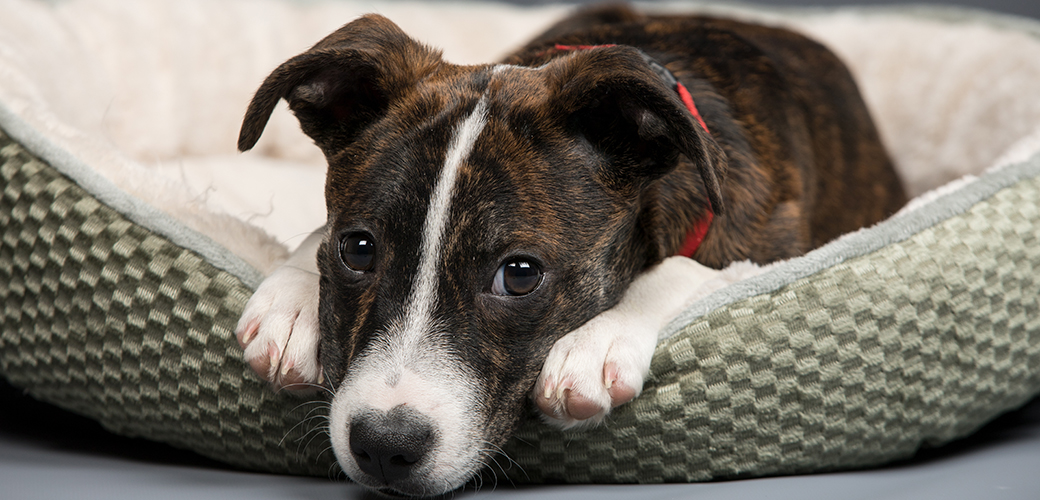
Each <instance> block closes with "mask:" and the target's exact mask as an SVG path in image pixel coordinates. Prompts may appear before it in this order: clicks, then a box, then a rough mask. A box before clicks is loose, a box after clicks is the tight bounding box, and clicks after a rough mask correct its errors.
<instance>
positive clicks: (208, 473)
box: [0, 0, 1040, 500]
mask: <svg viewBox="0 0 1040 500" xmlns="http://www.w3.org/2000/svg"><path fill="white" fill-rule="evenodd" d="M520 3H532V2H531V1H530V0H528V1H521V2H520ZM533 3H538V2H533ZM758 3H761V4H767V5H847V4H878V5H881V4H894V3H904V2H893V1H886V0H858V1H857V0H816V1H811V0H809V1H793V2H792V1H789V0H759V1H758ZM916 3H933V4H947V5H975V6H980V7H984V8H987V9H989V10H995V11H1000V12H1006V13H1011V14H1018V15H1025V16H1030V17H1034V18H1040V1H1038V0H950V1H945V2H934V1H933V2H916ZM564 496H566V497H567V498H568V499H569V500H580V499H589V500H606V499H613V498H633V497H643V498H647V499H651V498H653V499H657V498H662V499H668V498H675V499H680V498H682V499H685V498H705V499H708V498H710V499H715V500H725V499H830V498H841V499H892V500H895V499H915V500H925V499H943V500H958V499H965V500H967V499H991V498H992V499H1022V500H1035V499H1037V498H1040V399H1038V400H1034V401H1033V402H1032V403H1030V404H1028V405H1027V406H1026V407H1024V408H1023V409H1021V410H1018V411H1016V412H1012V413H1011V414H1008V415H1006V416H1004V417H1002V418H1000V419H998V420H997V421H995V422H993V423H992V424H990V425H989V426H987V427H986V428H984V429H983V430H982V431H980V432H979V433H977V434H975V435H974V436H972V437H970V438H968V439H966V440H962V441H960V442H957V443H953V444H951V445H948V446H945V447H943V448H939V449H936V450H928V451H926V452H922V453H920V454H919V456H917V457H915V458H914V459H913V460H910V461H907V462H905V463H901V464H896V465H892V466H889V467H885V468H881V469H876V470H868V471H857V472H846V473H834V474H819V475H809V476H796V477H780V478H766V479H756V480H744V481H729V482H717V483H705V484H689V485H687V484H682V485H644V486H579V487H572V486H537V487H519V488H516V487H512V486H510V485H499V486H498V487H497V488H496V489H495V490H494V491H490V490H489V489H485V490H483V491H480V492H477V493H475V494H474V492H468V491H464V492H461V493H458V494H456V495H455V497H456V498H470V497H478V498H500V499H528V498H555V497H564ZM368 497H371V495H368V494H366V493H364V492H362V491H361V490H360V489H359V488H357V487H355V486H353V485H350V484H346V483H344V482H337V481H329V480H326V479H320V478H298V477H286V476H275V475H265V474H252V473H245V472H239V471H234V470H230V469H228V468H226V467H223V466H222V465H220V464H217V463H214V462H211V461H208V460H205V459H203V458H201V457H198V456H196V455H194V454H192V453H189V452H185V451H181V450H175V449H172V448H169V447H167V446H164V445H161V444H157V443H152V442H146V441H141V440H134V439H128V438H123V437H120V436H114V435H112V434H109V433H107V432H105V431H104V430H102V429H101V428H100V427H99V426H98V425H97V424H96V423H93V422H91V421H89V420H86V419H83V418H80V417H77V416H75V415H71V414H68V413H65V412H63V411H60V410H57V409H55V408H52V407H50V406H47V405H43V404H40V403H37V402H36V401H34V400H32V399H31V398H29V397H26V396H24V395H21V394H20V393H18V391H17V390H15V389H13V388H11V387H10V386H8V385H6V384H4V383H3V382H2V381H0V499H5V500H7V499H10V500H21V499H65V498H76V499H93V498H98V499H101V498H104V499H111V498H144V499H147V500H160V499H165V498H171V499H173V498H178V499H179V498H191V499H197V500H206V499H215V500H217V499H219V500H233V499H238V498H242V499H249V500H261V499H268V498H271V499H273V498H290V499H297V498H298V499H312V498H313V499H317V498H332V499H336V498H346V499H353V498H368Z"/></svg>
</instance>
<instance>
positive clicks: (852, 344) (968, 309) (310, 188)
mask: <svg viewBox="0 0 1040 500" xmlns="http://www.w3.org/2000/svg"><path fill="white" fill-rule="evenodd" d="M9 7H10V8H6V7H5V16H4V18H3V19H2V20H0V179H2V180H0V184H2V193H0V235H2V236H0V303H2V313H0V326H2V328H0V375H2V376H3V377H4V378H6V379H7V380H8V381H9V382H10V383H11V384H13V385H15V386H17V387H21V388H23V389H24V390H25V391H26V392H27V393H29V394H31V395H33V396H34V397H36V398H38V399H40V400H43V401H46V402H49V403H53V404H54V405H57V406H59V407H62V408H65V409H68V410H71V411H74V412H76V413H79V414H82V415H86V416H88V417H91V418H93V419H96V420H97V421H99V422H100V423H101V424H102V425H103V426H104V427H106V428H107V429H109V430H111V431H112V432H115V433H118V434H123V435H129V436H140V437H145V438H148V439H152V440H157V441H162V442H166V443H169V444H172V445H174V446H178V447H182V448H187V449H191V450H195V451H197V452H198V453H200V454H202V455H205V456H208V457H212V458H215V459H218V460H221V461H224V462H226V463H228V464H232V465H234V466H237V467H241V468H244V469H251V470H260V471H271V472H280V473H293V474H312V475H329V474H333V473H335V465H334V457H333V456H332V454H331V453H330V452H329V450H328V443H327V439H326V435H325V433H324V430H323V428H322V426H323V425H325V423H324V419H323V415H324V412H325V410H326V408H327V407H326V403H325V402H323V401H322V400H320V399H315V400H307V399H300V398H298V397H294V396H290V395H285V394H277V393H274V392H272V391H271V390H270V389H269V388H268V387H267V386H266V385H265V384H264V383H263V382H261V381H260V380H259V379H258V378H257V377H256V376H255V375H254V374H253V373H252V371H251V370H250V369H249V367H248V366H247V365H246V364H245V363H244V362H243V361H242V360H241V355H242V353H241V350H240V348H239V347H238V345H237V343H236V342H235V339H234V336H233V333H232V332H233V328H234V326H235V323H236V321H237V318H238V315H239V314H240V312H241V311H242V308H243V306H244V305H245V302H246V301H247V300H248V298H249V296H250V294H251V291H252V289H253V288H255V287H256V286H257V284H258V283H259V282H260V281H261V280H262V277H263V275H264V273H266V272H269V271H270V270H272V269H273V268H274V267H275V266H277V264H278V263H279V262H280V261H281V260H283V259H284V258H285V256H286V255H287V252H288V249H289V247H291V246H292V245H293V244H294V243H298V242H299V241H300V239H301V237H300V235H301V234H304V233H305V232H306V231H307V230H308V229H311V228H313V227H317V226H318V225H320V224H321V223H322V221H323V220H324V213H323V205H322V204H321V202H320V199H319V200H318V201H317V202H315V201H314V199H315V198H320V196H318V195H317V193H320V192H321V183H322V179H323V165H322V163H321V159H320V156H318V154H317V151H316V148H313V147H312V146H309V145H308V144H307V142H306V140H305V139H304V138H303V136H302V134H301V133H300V132H299V131H298V128H297V126H296V125H295V123H294V122H293V120H292V118H291V117H290V116H289V115H288V113H285V112H283V113H281V114H280V115H279V116H276V117H275V118H274V120H273V122H272V124H271V126H270V127H269V129H268V133H267V135H265V138H264V140H263V142H261V144H260V145H259V146H258V147H257V148H256V151H255V152H252V153H250V154H247V155H235V154H233V153H232V152H233V148H234V144H235V141H234V137H235V133H236V131H237V126H238V123H239V119H240V116H241V113H242V111H243V110H244V109H245V105H246V103H247V102H248V99H249V97H250V95H251V92H252V91H253V90H254V89H255V86H256V85H257V84H258V83H259V82H260V81H261V80H262V78H263V77H264V76H265V75H266V72H268V71H270V70H271V69H272V68H274V67H275V66H276V65H277V64H278V63H280V62H281V61H282V60H284V59H286V58H288V57H289V56H291V55H293V54H295V53H298V52H299V51H300V50H302V49H303V48H305V47H307V46H308V45H309V44H311V43H313V42H314V41H315V40H317V39H319V38H320V37H321V36H323V35H324V34H325V33H327V32H329V31H331V30H332V29H334V28H335V27H337V26H338V25H339V24H342V23H344V22H346V21H348V20H350V19H352V18H354V17H356V15H358V14H361V13H363V12H365V11H371V10H379V11H380V12H382V13H384V14H386V15H388V16H389V17H391V19H394V20H395V21H397V22H398V23H399V24H401V25H402V27H404V29H405V30H406V31H408V32H409V33H412V34H413V35H415V36H417V37H418V38H420V39H421V40H424V41H428V42H430V43H432V44H435V45H438V46H442V47H445V49H446V56H447V57H448V59H449V60H455V61H459V62H478V61H487V60H493V59H494V58H495V57H496V56H497V55H499V54H502V53H504V52H505V51H506V50H508V48H509V47H511V46H515V45H517V44H519V43H520V42H522V41H523V40H524V39H525V38H526V37H528V36H530V35H532V34H534V33H536V32H537V31H538V30H539V29H541V28H543V27H544V26H547V25H548V24H549V23H551V22H552V21H553V20H554V19H556V18H558V17H559V16H560V15H562V14H563V13H564V12H565V9H564V8H561V7H548V6H546V7H537V8H527V9H524V8H519V7H510V6H503V5H496V4H489V3H475V4H434V5H429V4H418V3H415V4H411V3H390V4H385V5H381V6H379V8H378V9H373V8H372V6H371V5H370V4H364V5H362V4H361V3H360V2H359V3H352V2H320V1H318V2H291V1H274V0H270V1H266V0H265V1H244V0H224V1H220V2H212V1H203V0H188V1H174V0H152V1H144V2H134V3H130V4H127V3H120V2H116V1H113V0H70V1H67V2H59V3H52V2H34V1H29V0H17V1H12V2H9ZM653 8H655V9H659V10H682V11H693V10H696V11H701V12H711V13H716V14H722V15H728V16H734V17H740V18H747V19H755V20H759V21H762V22H770V23H776V24H781V25H786V26H790V27H793V28H795V29H798V30H801V31H803V32H805V33H808V34H809V35H810V36H813V37H815V38H817V39H819V40H820V41H822V42H824V43H825V44H827V45H828V46H830V47H831V48H832V49H833V50H835V51H836V52H837V53H838V54H839V55H840V56H842V57H843V58H844V59H845V60H846V62H847V63H848V64H849V65H850V68H851V69H852V71H853V73H854V74H855V75H856V77H857V79H858V81H859V82H860V84H861V86H862V90H863V93H864V95H865V98H866V100H867V102H868V104H869V105H870V106H871V109H872V112H873V113H874V116H875V120H876V121H877V122H878V124H879V127H880V129H881V132H882V135H883V137H884V139H885V141H886V143H887V145H888V147H889V149H890V150H891V152H892V154H893V156H894V158H895V160H896V162H897V164H898V165H899V168H900V172H901V174H902V175H903V177H904V179H905V180H906V184H907V187H908V189H909V190H910V192H911V194H912V195H916V196H917V198H915V200H914V201H913V202H912V204H911V206H908V207H907V208H906V209H904V210H903V211H902V212H900V213H899V214H897V215H896V216H893V217H892V218H891V219H890V220H888V221H885V222H883V223H881V224H878V225H877V226H875V227H873V228H869V229H865V230H862V231H859V232H857V233H854V234H851V235H847V236H845V237H843V238H841V239H839V240H837V241H835V242H833V243H831V244H829V245H827V246H825V247H823V248H821V249H818V250H816V251H814V252H812V253H810V254H808V255H806V256H804V257H801V258H797V259H792V260H790V261H787V262H784V263H780V264H776V265H773V266H770V267H769V268H768V269H766V270H765V272H764V273H763V274H761V275H759V276H757V277H755V278H751V279H748V280H745V281H742V282H739V283H737V284H735V285H732V286H730V287H728V288H725V289H723V290H720V291H718V292H716V293H715V294H713V295H711V296H709V297H707V298H705V299H703V300H700V301H698V302H696V303H694V304H693V305H692V306H691V307H690V308H689V309H688V310H687V311H685V313H684V314H683V315H682V316H681V317H680V318H678V319H677V320H676V321H675V322H673V323H672V324H671V325H670V326H669V327H668V328H667V329H666V331H665V332H663V333H662V338H663V340H662V342H661V344H660V345H659V346H658V349H657V353H656V356H655V358H654V361H653V364H652V367H651V370H652V375H651V377H650V380H649V382H648V384H647V387H646V389H645V391H644V393H643V395H641V396H640V397H639V398H638V399H637V400H636V401H635V402H633V403H632V404H629V405H626V406H623V407H621V408H618V409H617V410H616V411H615V412H614V413H613V414H612V415H611V416H610V418H609V421H608V422H607V423H606V425H604V426H602V427H600V428H597V429H593V430H589V431H583V432H562V431H557V430H553V429H550V428H548V427H545V426H543V425H542V424H540V423H538V422H537V421H532V422H530V423H528V424H527V425H525V426H524V427H523V428H522V429H521V431H520V432H519V434H518V436H517V437H516V438H515V439H514V440H513V441H511V442H510V443H509V444H508V445H507V447H506V449H505V450H504V451H505V454H506V455H507V456H508V459H505V458H502V457H498V458H497V460H496V463H497V465H494V466H493V467H492V468H491V470H490V471H489V473H493V474H498V475H505V476H507V477H509V478H510V479H511V480H513V481H517V482H665V481H699V480H709V479H720V478H735V477H753V476H763V475H776V474H792V473H805V472H816V471H828V470H837V469H849V468H858V467H869V466H876V465H878V464H883V463H887V462H891V461H893V460H898V459H901V458H905V457H908V456H911V455H912V454H914V452H915V451H916V450H918V449H919V448H921V447H922V446H938V445H941V444H943V443H947V442H949V441H951V440H954V439H957V438H959V437H963V436H965V435H968V434H970V433H971V432H973V431H974V430H975V429H977V428H978V427H980V426H981V425H983V424H984V423H986V422H987V421H989V420H991V419H993V418H994V417H996V416H998V415H1000V414H1001V413H1003V412H1006V411H1008V410H1010V409H1013V408H1016V407H1018V406H1020V405H1022V404H1023V403H1025V402H1026V401H1028V400H1029V399H1031V398H1032V397H1034V396H1035V395H1036V394H1037V393H1038V392H1040V303H1038V297H1040V282H1038V281H1040V280H1038V278H1037V277H1038V276H1040V241H1038V236H1040V209H1038V200H1040V86H1038V85H1037V84H1036V82H1038V81H1040V57H1038V56H1040V25H1038V24H1037V23H1035V22H1032V21H1028V20H1023V19H1016V18H1009V17H1003V16H996V15H990V14H985V13H980V12H974V11H963V10H951V9H906V8H902V9H898V8H886V9H856V8H843V9H836V10H835V9H828V10H810V11H805V10H798V11H777V10H769V11H766V10H762V9H750V8H732V7H722V6H713V5H703V6H690V5H685V6H669V5H660V4H654V5H653ZM459 26H465V27H466V29H465V30H462V31H464V32H465V34H464V35H460V34H459V32H460V31H459V30H458V27H459Z"/></svg>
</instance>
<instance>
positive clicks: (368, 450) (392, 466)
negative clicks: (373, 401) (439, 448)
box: [350, 405, 436, 484]
mask: <svg viewBox="0 0 1040 500" xmlns="http://www.w3.org/2000/svg"><path fill="white" fill-rule="evenodd" d="M435 439H436V436H435V434H434V431H433V426H432V425H431V424H430V421H429V418H427V417H426V416H425V415H423V414H421V413H419V412H417V411H415V410H412V409H410V408H407V407H405V406H403V405H401V406H396V407H394V408H392V409H391V410H390V411H389V412H385V413H384V412H381V411H369V412H365V413H362V414H361V415H358V416H357V417H354V419H353V420H351V422H350V451H351V453H353V454H354V460H355V461H356V462H357V465H358V467H360V468H361V470H362V471H364V472H365V473H366V474H368V475H370V476H372V477H374V478H376V479H380V480H382V481H383V482H384V483H385V484H390V483H392V482H394V481H399V480H402V479H406V478H408V476H409V475H410V474H411V473H412V471H413V470H414V469H416V467H417V466H419V465H420V464H422V462H423V458H424V457H425V456H426V454H427V453H428V452H429V451H430V449H431V448H432V447H433V444H434V440H435Z"/></svg>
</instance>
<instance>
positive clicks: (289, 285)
mask: <svg viewBox="0 0 1040 500" xmlns="http://www.w3.org/2000/svg"><path fill="white" fill-rule="evenodd" d="M324 234H325V231H324V228H322V229H319V230H318V231H315V232H314V233H312V234H311V235H310V236H308V237H307V239H306V240H304V241H303V243H302V244H301V245H300V247H299V248H297V249H296V251H294V252H293V253H292V255H291V256H289V260H287V261H286V262H285V263H284V264H282V265H281V266H280V267H279V268H278V269H276V270H275V271H274V272H273V273H271V275H270V276H268V277H267V279H265V280H264V282H263V283H261V284H260V287H259V288H257V290H256V293H254V294H253V297H252V298H250V299H249V303H247V304H246V308H245V312H243V313H242V318H241V319H239V321H238V327H237V328H236V330H235V335H236V336H237V337H238V343H239V344H240V345H241V346H242V348H243V349H244V350H245V359H246V361H247V362H248V363H249V366H251V367H252V368H253V370H256V372H257V373H258V374H260V376H261V377H263V378H264V379H266V380H268V381H269V382H271V383H272V384H273V385H274V386H275V387H276V388H285V389H292V390H313V389H315V388H316V387H315V386H314V385H313V384H320V383H321V382H322V373H321V366H320V365H319V364H318V335H319V333H318V264H317V261H316V255H317V253H318V246H319V245H320V244H321V240H322V238H323V237H324Z"/></svg>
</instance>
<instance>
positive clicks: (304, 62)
mask: <svg viewBox="0 0 1040 500" xmlns="http://www.w3.org/2000/svg"><path fill="white" fill-rule="evenodd" d="M440 60H441V59H440V53H438V52H435V51H433V50H431V49H429V48H427V47H425V46H423V45H422V44H420V43H418V42H416V41H415V40H412V39H411V38H409V37H408V35H405V34H404V32H403V31H401V29H400V28H398V27H397V25H396V24H394V23H393V22H391V21H390V20H389V19H386V18H385V17H382V16H378V15H368V16H365V17H362V18H360V19H358V20H356V21H353V22H351V23H350V24H347V25H346V26H343V27H342V28H340V29H339V30H337V31H336V32H334V33H332V34H331V35H329V36H327V37H325V39H323V40H322V41H320V42H318V44H317V45H315V46H314V47H312V48H311V49H310V50H308V51H307V52H304V53H302V54H300V55H298V56H296V57H293V58H292V59H289V60H288V61H286V62H285V63H283V64H282V65H281V66H279V67H278V68H277V69H275V70H274V72H272V73H271V74H270V76H268V77H267V79H266V80H264V83H263V84H261V85H260V88H259V89H258V90H257V91H256V94H255V95H254V96H253V100H252V102H250V104H249V109H248V110H247V111H246V116H245V118H244V119H243V120H242V129H241V131H240V132H239V136H238V149H239V151H247V150H249V149H251V148H252V147H253V146H254V145H256V142H257V141H258V140H259V139H260V135H261V134H262V133H263V131H264V127H266V126H267V121H268V119H270V117H271V112H272V111H273V110H274V107H275V105H277V104H278V101H279V100H281V99H285V100H286V101H288V102H289V108H290V109H291V110H292V111H293V113H294V114H295V115H296V118H297V119H299V120H300V127H301V128H302V129H303V132H304V133H305V134H307V135H308V136H310V137H311V138H312V139H314V142H315V143H316V144H317V145H318V147H319V148H321V150H322V152H324V153H325V155H326V156H329V155H331V154H333V153H335V152H336V151H339V150H340V149H342V148H343V147H344V146H346V145H347V144H349V143H350V142H352V141H353V140H354V139H355V138H356V137H357V135H358V134H359V133H360V132H361V131H362V130H363V129H364V128H365V127H366V126H367V125H369V124H370V123H372V122H373V121H374V120H376V119H378V118H379V117H380V116H382V115H383V114H384V113H385V112H386V110H387V108H388V107H389V105H390V103H391V102H393V101H394V100H396V99H398V98H400V97H401V96H402V95H403V94H404V93H405V92H407V91H408V89H410V88H412V87H413V86H414V85H415V83H416V82H417V81H418V80H419V79H420V78H422V76H423V75H425V74H427V73H429V72H430V71H433V69H434V68H435V66H436V65H437V64H438V63H439V62H440Z"/></svg>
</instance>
